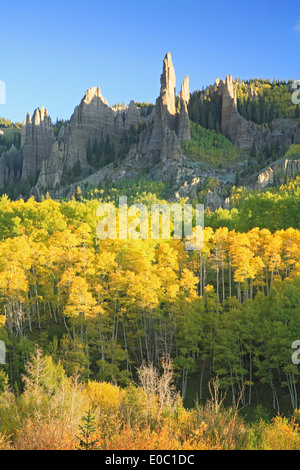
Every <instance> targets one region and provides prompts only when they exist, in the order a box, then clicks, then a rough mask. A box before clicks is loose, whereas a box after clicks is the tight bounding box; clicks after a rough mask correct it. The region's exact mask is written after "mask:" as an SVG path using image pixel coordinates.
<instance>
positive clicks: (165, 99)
mask: <svg viewBox="0 0 300 470" xmlns="http://www.w3.org/2000/svg"><path fill="white" fill-rule="evenodd" d="M175 93H176V76H175V70H174V67H173V63H172V59H171V54H170V52H168V53H167V54H166V56H165V58H164V63H163V73H162V74H161V76H160V98H161V103H162V106H163V107H164V108H165V111H166V113H165V114H168V115H169V116H168V118H170V119H168V121H169V123H168V124H169V127H170V128H173V127H174V123H173V125H172V123H171V121H172V116H175V114H176V105H175Z"/></svg>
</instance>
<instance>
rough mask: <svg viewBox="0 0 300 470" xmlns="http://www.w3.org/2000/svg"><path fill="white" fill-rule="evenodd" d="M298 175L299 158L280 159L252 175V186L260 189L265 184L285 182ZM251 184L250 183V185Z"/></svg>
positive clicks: (276, 184)
mask: <svg viewBox="0 0 300 470" xmlns="http://www.w3.org/2000/svg"><path fill="white" fill-rule="evenodd" d="M298 175H300V160H289V159H286V158H284V159H280V160H278V161H277V162H274V164H272V165H270V166H269V167H267V168H265V169H263V170H262V171H261V172H259V174H258V175H257V176H255V177H254V184H253V183H252V184H253V186H254V188H255V189H258V190H262V189H264V188H265V187H267V186H279V185H282V184H285V183H286V182H287V180H288V179H291V178H294V177H295V176H298ZM251 186H252V185H251Z"/></svg>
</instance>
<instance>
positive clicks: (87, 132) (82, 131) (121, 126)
mask: <svg viewBox="0 0 300 470" xmlns="http://www.w3.org/2000/svg"><path fill="white" fill-rule="evenodd" d="M140 121H145V118H144V117H143V116H142V113H141V108H138V107H137V106H136V104H135V103H134V101H131V102H130V104H129V106H128V107H126V106H124V107H110V106H108V104H107V101H106V99H105V98H103V96H102V94H101V91H100V88H99V87H93V88H91V89H89V90H88V91H87V92H86V94H85V96H84V97H83V99H82V101H81V103H80V105H79V106H77V107H76V108H75V110H74V113H73V115H72V117H71V119H70V122H69V123H68V124H67V125H66V126H63V127H62V128H61V130H60V133H59V135H58V139H57V141H56V142H55V143H54V144H53V147H52V151H51V155H50V157H49V159H48V160H47V161H45V162H44V164H43V166H42V171H41V173H40V176H39V180H38V187H39V188H40V189H42V188H52V189H54V188H55V187H57V186H58V185H59V184H60V182H61V178H62V176H63V172H64V169H71V168H72V167H74V165H75V164H76V162H80V167H81V172H82V176H83V177H84V176H87V175H88V174H89V173H90V170H91V167H90V165H89V163H88V161H87V147H88V144H89V143H93V142H94V141H95V140H97V139H98V140H100V139H101V137H102V136H103V137H105V136H107V135H110V136H111V135H117V136H119V137H121V136H122V135H123V133H124V132H125V131H128V130H129V129H130V127H131V126H133V127H136V126H137V125H138V123H139V122H140Z"/></svg>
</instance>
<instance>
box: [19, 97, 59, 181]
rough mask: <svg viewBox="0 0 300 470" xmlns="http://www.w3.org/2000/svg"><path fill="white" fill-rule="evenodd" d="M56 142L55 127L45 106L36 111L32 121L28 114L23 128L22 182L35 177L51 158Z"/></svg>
mask: <svg viewBox="0 0 300 470" xmlns="http://www.w3.org/2000/svg"><path fill="white" fill-rule="evenodd" d="M54 141H55V137H54V132H53V125H52V121H51V118H50V117H49V116H48V113H47V110H46V109H44V107H43V106H41V108H38V109H36V110H35V111H34V113H33V116H32V119H31V116H30V114H29V113H28V114H27V116H26V118H25V120H24V122H23V126H22V134H21V155H22V159H23V167H22V180H26V179H28V178H29V177H30V176H35V175H36V173H37V172H39V171H40V170H41V168H42V163H43V161H45V160H47V159H48V158H49V155H50V153H51V149H52V145H53V143H54Z"/></svg>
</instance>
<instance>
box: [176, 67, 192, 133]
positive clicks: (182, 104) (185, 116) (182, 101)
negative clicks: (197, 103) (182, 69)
mask: <svg viewBox="0 0 300 470" xmlns="http://www.w3.org/2000/svg"><path fill="white" fill-rule="evenodd" d="M189 101H190V88H189V77H188V75H187V76H186V77H185V79H184V81H183V82H182V84H181V89H180V93H179V95H178V102H179V109H180V112H179V114H178V119H177V134H178V138H179V139H180V140H190V138H191V128H190V119H189V113H188V104H189Z"/></svg>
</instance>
